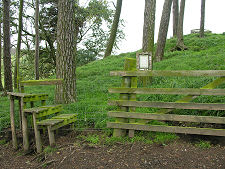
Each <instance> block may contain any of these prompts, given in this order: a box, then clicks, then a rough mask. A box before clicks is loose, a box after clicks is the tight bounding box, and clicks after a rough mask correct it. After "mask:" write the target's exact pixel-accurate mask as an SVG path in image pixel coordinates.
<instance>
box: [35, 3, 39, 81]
mask: <svg viewBox="0 0 225 169" xmlns="http://www.w3.org/2000/svg"><path fill="white" fill-rule="evenodd" d="M38 23H39V0H36V1H35V79H36V80H39V24H38Z"/></svg>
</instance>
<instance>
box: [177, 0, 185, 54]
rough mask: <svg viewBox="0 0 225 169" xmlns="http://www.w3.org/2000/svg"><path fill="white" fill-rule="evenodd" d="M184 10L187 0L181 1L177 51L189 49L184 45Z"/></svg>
mask: <svg viewBox="0 0 225 169" xmlns="http://www.w3.org/2000/svg"><path fill="white" fill-rule="evenodd" d="M184 9H185V0H181V2H180V14H179V20H178V29H177V45H176V49H177V50H185V49H186V48H187V47H185V45H184V36H183V23H184Z"/></svg>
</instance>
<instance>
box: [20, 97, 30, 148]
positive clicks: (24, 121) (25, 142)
mask: <svg viewBox="0 0 225 169" xmlns="http://www.w3.org/2000/svg"><path fill="white" fill-rule="evenodd" d="M20 104H21V105H20V107H21V109H22V114H21V116H22V130H23V149H24V151H25V152H26V151H28V150H29V133H28V124H27V118H26V115H25V112H24V111H23V110H24V109H26V103H24V101H23V98H21V101H20Z"/></svg>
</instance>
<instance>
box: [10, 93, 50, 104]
mask: <svg viewBox="0 0 225 169" xmlns="http://www.w3.org/2000/svg"><path fill="white" fill-rule="evenodd" d="M7 94H8V95H9V96H10V97H13V98H15V99H18V98H23V102H34V101H41V100H47V99H48V94H28V93H15V92H7Z"/></svg>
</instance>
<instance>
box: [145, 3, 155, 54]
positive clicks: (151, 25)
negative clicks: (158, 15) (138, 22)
mask: <svg viewBox="0 0 225 169" xmlns="http://www.w3.org/2000/svg"><path fill="white" fill-rule="evenodd" d="M155 10H156V0H145V13H144V27H143V43H142V50H143V52H151V53H152V54H153V51H154V32H155Z"/></svg>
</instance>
